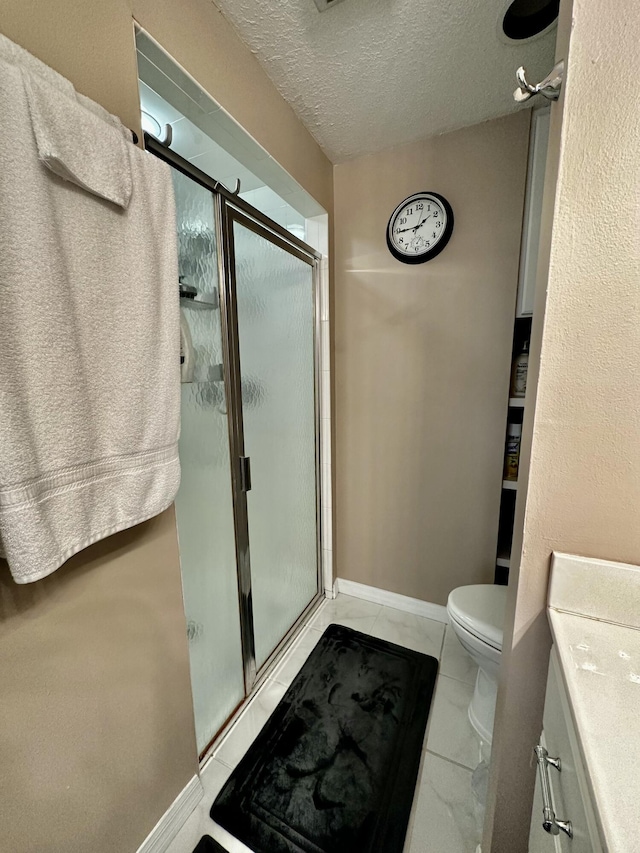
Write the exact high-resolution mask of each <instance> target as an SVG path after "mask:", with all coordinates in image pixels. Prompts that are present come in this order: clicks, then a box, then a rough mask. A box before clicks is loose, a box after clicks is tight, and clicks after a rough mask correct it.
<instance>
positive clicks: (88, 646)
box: [0, 0, 332, 853]
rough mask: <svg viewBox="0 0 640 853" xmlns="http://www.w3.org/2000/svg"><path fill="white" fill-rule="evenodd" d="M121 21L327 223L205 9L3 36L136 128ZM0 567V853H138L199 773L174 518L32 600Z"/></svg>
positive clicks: (116, 8) (114, 547)
mask: <svg viewBox="0 0 640 853" xmlns="http://www.w3.org/2000/svg"><path fill="white" fill-rule="evenodd" d="M132 15H133V16H135V18H136V19H137V20H138V21H139V23H140V24H141V25H142V26H143V27H144V28H145V29H147V30H148V31H149V32H150V34H151V35H152V36H153V37H154V38H156V39H157V40H158V41H159V42H160V43H161V44H162V45H163V46H164V47H166V48H167V49H168V50H169V52H170V53H172V54H173V55H174V56H175V57H176V58H177V59H178V61H180V62H181V63H182V65H183V66H184V67H185V68H186V69H187V71H189V72H190V73H191V74H193V76H194V77H196V79H198V80H199V81H200V82H201V83H202V84H203V85H204V86H205V88H207V89H208V90H209V92H210V93H211V94H212V95H213V97H214V98H215V99H216V100H217V101H219V102H220V103H221V104H222V105H223V106H224V107H225V108H226V109H227V110H228V111H229V112H230V113H231V114H232V115H233V116H234V117H235V118H236V119H237V120H239V121H240V123H241V124H243V125H244V126H245V127H246V128H247V130H249V132H250V133H252V134H253V135H254V136H255V138H256V139H257V140H258V142H260V143H262V144H263V145H264V146H265V148H267V150H268V151H269V153H270V154H272V155H273V156H274V157H275V158H276V159H277V160H279V161H280V163H281V164H282V165H283V166H284V167H285V168H286V169H288V170H289V171H290V172H291V174H292V175H293V176H294V177H295V178H296V179H297V180H298V181H299V182H300V183H301V184H302V185H303V186H304V188H305V189H307V190H308V191H309V192H310V193H311V194H312V195H314V196H315V197H316V199H317V200H318V201H319V202H320V203H321V204H323V205H324V206H325V207H326V208H327V209H328V210H329V211H331V202H332V167H331V165H330V163H329V162H328V160H327V159H326V158H325V157H324V155H323V154H322V152H321V151H320V149H319V148H318V146H317V144H316V143H315V142H314V140H313V139H312V138H311V137H310V136H309V134H308V133H307V132H306V131H305V130H304V128H303V126H302V125H301V124H300V122H299V121H298V119H297V118H296V117H295V115H294V114H293V112H292V111H291V109H290V108H289V107H288V105H287V104H286V103H285V102H284V101H283V100H282V98H281V97H280V95H279V94H278V93H277V91H276V90H275V88H274V87H273V86H272V84H271V83H270V82H269V81H268V79H267V78H266V76H265V75H264V73H263V72H262V70H261V69H260V66H259V65H258V63H257V61H256V59H255V58H254V57H253V55H252V54H251V53H250V52H249V51H248V50H247V49H246V48H245V47H244V46H243V45H242V44H241V43H240V42H239V41H238V39H237V37H236V36H235V34H234V32H233V31H232V30H231V28H230V27H229V25H228V24H227V23H226V21H225V20H224V18H222V16H221V15H220V14H219V12H218V11H217V10H216V9H215V7H214V6H213V4H212V3H210V2H208V0H181V2H173V0H102V2H97V0H50V2H47V3H42V2H34V1H33V0H4V2H3V4H2V14H1V15H0V30H1V31H2V33H3V34H4V35H6V36H8V37H9V38H11V39H13V40H14V41H16V42H17V43H18V44H20V45H22V46H23V47H25V48H27V50H30V51H31V52H32V53H33V54H35V55H36V56H38V57H39V58H40V59H42V60H44V61H45V62H47V63H49V64H50V65H52V66H53V67H54V68H55V69H56V70H57V71H59V72H61V73H62V74H64V75H65V76H67V77H68V78H69V79H70V80H71V81H72V82H73V83H74V85H75V86H76V88H77V89H78V90H79V91H80V92H82V93H84V94H86V95H89V96H90V97H92V98H94V99H95V100H96V101H98V102H99V103H101V104H102V105H103V106H105V107H106V108H107V109H109V110H110V111H111V112H113V113H115V114H117V115H119V116H120V117H121V119H122V120H123V121H124V122H125V123H126V124H128V125H129V126H130V127H132V128H137V127H139V108H138V93H137V77H136V65H135V47H134V37H133V18H132ZM5 118H6V117H5ZM2 565H3V564H2ZM2 565H0V595H1V598H0V648H1V649H2V654H1V655H0V684H1V685H2V700H1V703H0V756H1V764H2V774H1V779H0V804H1V809H0V810H1V812H2V818H3V820H2V840H1V841H0V848H2V849H3V850H5V849H6V850H7V851H11V853H27V851H28V853H32V851H35V850H38V851H46V853H85V851H87V850H91V851H92V853H116V851H117V853H128V851H132V853H133V851H135V850H136V849H137V848H138V846H139V845H140V843H141V842H142V841H143V840H144V838H145V837H146V835H147V834H148V832H149V831H150V830H151V828H152V827H153V825H154V824H155V823H156V821H157V820H158V819H159V818H160V817H161V815H162V814H163V812H164V811H165V810H166V808H167V807H168V806H169V805H170V804H171V802H172V800H173V799H174V798H175V796H176V795H177V794H178V793H179V792H180V790H181V789H182V788H183V787H184V785H185V784H186V783H187V781H188V780H189V779H190V778H191V776H193V774H194V773H195V772H196V770H197V756H196V746H195V738H194V731H193V711H192V704H191V694H190V686H189V670H188V654H187V642H186V626H185V619H184V613H183V608H182V595H181V588H180V572H179V563H178V551H177V542H176V532H175V518H174V514H173V510H171V511H168V512H166V513H164V514H163V515H162V516H160V517H158V518H157V519H155V520H153V521H151V522H149V523H147V524H144V525H140V526H138V527H136V528H134V529H133V530H131V531H127V532H125V533H122V534H119V535H117V536H114V537H112V538H111V539H109V540H106V541H105V542H103V543H100V544H98V545H96V546H94V547H93V548H90V549H88V550H86V551H83V552H82V553H81V554H78V555H77V556H76V557H74V558H73V559H72V560H71V561H69V564H68V565H67V566H65V567H64V568H63V569H61V570H60V571H58V572H57V573H56V574H55V575H53V576H52V577H51V578H48V579H46V580H43V581H39V582H38V583H36V584H34V585H32V586H28V587H18V586H16V585H15V584H13V582H12V581H11V580H10V579H9V577H8V572H7V570H6V566H5V567H4V569H3V568H2Z"/></svg>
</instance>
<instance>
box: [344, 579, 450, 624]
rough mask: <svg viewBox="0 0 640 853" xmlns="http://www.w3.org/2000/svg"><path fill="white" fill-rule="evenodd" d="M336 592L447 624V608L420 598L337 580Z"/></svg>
mask: <svg viewBox="0 0 640 853" xmlns="http://www.w3.org/2000/svg"><path fill="white" fill-rule="evenodd" d="M335 588H336V592H342V593H343V594H344V595H352V596H353V597H354V598H363V599H364V600H365V601H371V602H373V603H374V604H384V605H385V607H393V608H394V609H395V610H404V611H405V612H406V613H413V614H414V615H415V616H424V617H425V619H434V620H435V621H436V622H444V623H445V624H447V622H448V621H449V617H448V616H447V608H446V607H444V606H443V605H442V604H431V602H430V601H421V600H420V599H419V598H411V597H410V596H408V595H400V593H398V592H389V591H388V590H386V589H378V587H377V586H367V585H366V584H364V583H356V582H355V581H348V580H344V578H337V579H336V585H335Z"/></svg>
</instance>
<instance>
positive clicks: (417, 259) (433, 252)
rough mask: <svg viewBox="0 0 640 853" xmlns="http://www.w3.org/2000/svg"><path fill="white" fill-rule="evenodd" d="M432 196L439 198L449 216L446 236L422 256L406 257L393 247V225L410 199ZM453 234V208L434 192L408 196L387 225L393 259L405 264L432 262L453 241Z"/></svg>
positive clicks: (428, 191)
mask: <svg viewBox="0 0 640 853" xmlns="http://www.w3.org/2000/svg"><path fill="white" fill-rule="evenodd" d="M424 195H430V196H433V198H437V199H438V201H439V202H440V204H441V205H442V206H443V208H444V210H445V213H446V214H447V224H446V226H445V229H444V234H443V235H442V237H441V238H440V239H439V240H438V242H437V243H436V245H435V246H434V247H433V249H429V250H428V251H426V252H423V253H422V254H421V255H405V254H403V253H402V252H399V251H398V250H397V249H396V247H395V246H394V245H393V242H392V240H391V236H390V234H391V225H392V223H393V221H394V219H395V218H396V216H397V215H398V212H399V211H400V210H401V209H402V208H403V207H404V206H405V205H406V204H407V203H408V202H409V200H410V199H412V198H414V197H415V196H424ZM452 233H453V208H452V207H451V205H450V204H449V202H448V201H447V200H446V198H445V197H444V196H442V195H440V193H435V192H433V191H432V190H423V191H422V192H417V193H411V195H409V196H407V197H406V198H405V200H404V201H401V202H400V204H399V205H398V206H397V207H396V208H395V210H394V211H393V213H392V214H391V216H390V218H389V222H388V223H387V248H388V249H389V251H390V252H391V254H392V255H393V257H394V258H395V259H396V260H398V261H400V262H401V263H403V264H424V263H425V262H426V261H431V260H432V259H433V258H435V257H437V256H438V255H439V254H440V252H441V251H442V250H443V249H444V248H445V246H446V245H447V243H448V242H449V240H450V239H451V235H452Z"/></svg>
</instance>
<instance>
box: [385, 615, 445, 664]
mask: <svg viewBox="0 0 640 853" xmlns="http://www.w3.org/2000/svg"><path fill="white" fill-rule="evenodd" d="M444 628H445V626H444V624H443V623H442V622H436V621H435V620H434V619H425V618H424V617H423V616H415V615H414V614H413V613H405V612H404V611H402V610H394V609H393V608H392V607H382V608H381V610H380V613H379V614H378V616H377V618H376V621H375V622H374V624H373V628H372V629H371V630H370V632H369V633H370V634H372V635H373V636H374V637H380V639H382V640H388V641H389V642H390V643H397V644H398V645H399V646H405V648H407V649H413V650H414V651H416V652H423V653H424V654H426V655H433V657H435V658H438V659H439V658H440V651H441V649H442V637H443V635H444Z"/></svg>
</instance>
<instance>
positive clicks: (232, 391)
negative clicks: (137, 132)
mask: <svg viewBox="0 0 640 853" xmlns="http://www.w3.org/2000/svg"><path fill="white" fill-rule="evenodd" d="M144 142H145V149H146V150H147V151H150V152H151V153H152V154H154V155H155V156H156V157H158V158H159V159H161V160H164V162H165V163H168V164H169V165H170V166H172V167H173V168H175V169H177V170H178V171H179V172H182V173H183V174H184V175H186V176H187V177H188V178H191V180H193V181H195V182H196V183H198V184H200V185H201V186H203V187H204V188H205V189H206V190H208V191H209V192H210V193H211V194H212V199H213V203H214V210H215V225H216V243H217V245H218V253H217V254H218V282H217V284H218V292H219V297H220V298H219V303H220V323H221V331H222V352H223V372H224V386H225V396H226V400H227V422H228V429H229V456H230V467H231V492H232V499H233V512H234V529H235V541H236V575H237V579H238V602H239V607H240V630H241V640H242V660H243V667H244V685H245V699H244V701H243V703H241V704H240V706H239V707H242V705H243V704H244V702H246V700H247V698H248V697H249V696H250V695H251V693H252V692H254V691H255V690H256V689H257V687H259V686H260V684H261V683H262V681H263V680H264V679H265V678H266V677H267V675H268V673H269V672H270V671H271V670H272V669H273V667H274V666H275V664H276V663H277V661H278V659H279V657H280V655H281V654H282V652H283V651H284V650H285V648H286V647H287V646H288V644H289V641H290V640H291V638H292V637H294V636H295V634H296V633H297V632H298V630H299V629H300V627H301V625H302V624H303V623H304V621H305V620H306V618H307V617H308V615H309V613H310V612H311V611H313V610H314V609H315V608H316V607H317V606H318V603H319V602H320V600H321V598H322V596H323V584H322V579H323V553H322V495H321V484H322V476H321V472H322V458H321V453H322V449H321V441H320V427H321V423H320V419H321V412H320V393H321V381H320V379H321V370H322V368H321V364H320V358H321V327H320V260H321V258H322V255H320V253H319V252H317V251H316V250H315V249H313V248H312V247H311V246H309V245H307V244H306V243H305V242H304V241H302V240H300V239H299V238H297V237H296V236H295V235H293V234H291V232H289V231H287V230H286V229H285V228H283V227H282V226H281V225H279V224H278V223H277V222H274V221H273V220H272V219H270V218H269V217H268V216H266V215H265V214H263V213H261V211H259V210H257V209H256V208H255V207H253V206H252V205H251V204H249V203H248V202H246V201H244V199H241V198H239V197H238V196H237V195H236V194H235V193H233V192H231V191H230V190H228V189H227V188H226V187H225V186H224V185H223V184H221V183H219V182H218V181H216V180H214V179H213V178H211V177H209V175H207V174H206V173H205V172H202V171H201V170H200V169H198V168H197V167H196V166H194V165H193V164H192V163H190V162H189V161H188V160H185V159H184V158H183V157H181V156H180V155H179V154H176V153H175V152H174V151H172V150H171V149H170V148H167V147H166V146H165V145H163V144H162V143H160V142H158V140H157V139H155V138H154V137H153V136H151V135H150V134H148V133H145V134H144ZM234 222H238V223H239V224H240V225H242V226H243V227H245V228H248V229H250V230H251V231H253V232H254V233H256V234H258V235H259V236H261V237H263V238H264V239H265V240H267V241H269V242H270V243H272V244H274V245H276V246H278V247H279V248H281V249H283V250H284V251H286V252H288V253H289V254H291V255H293V256H295V257H297V258H298V259H299V260H302V261H304V262H305V263H307V264H308V265H309V266H310V267H311V269H312V288H313V336H314V341H313V352H314V379H313V381H314V422H315V423H314V426H315V474H316V494H315V500H316V563H317V578H316V581H317V584H316V593H315V595H314V597H313V598H312V599H311V601H310V602H309V604H308V605H307V606H306V608H305V609H304V610H303V611H302V613H301V614H300V615H299V617H298V618H297V619H296V620H295V622H294V623H293V625H292V626H291V628H290V629H289V630H288V631H287V633H286V634H285V635H284V637H282V639H281V640H280V642H279V643H278V644H277V645H276V647H275V648H274V649H273V651H272V652H271V654H270V655H269V657H268V658H267V660H266V661H265V662H264V663H263V665H262V666H261V667H260V668H259V669H258V668H257V666H256V653H255V637H254V631H253V627H254V623H253V599H252V589H251V555H250V545H249V515H248V506H247V491H248V490H247V489H245V486H246V483H245V482H244V475H243V459H244V458H245V456H244V449H245V448H244V429H243V415H242V383H241V374H240V341H239V330H238V313H237V303H236V272H235V241H234V234H233V223H234ZM234 716H235V713H234V714H233V715H232V717H231V718H230V719H232V718H233V717H234ZM224 728H225V726H223V728H222V729H221V730H220V731H222V730H223V729H224ZM220 731H219V732H218V733H217V734H216V735H215V737H214V738H213V740H212V741H211V743H209V744H208V745H207V747H206V748H205V749H204V750H203V752H202V756H205V755H206V754H207V753H208V751H209V749H210V748H211V744H212V743H213V742H214V741H215V740H216V739H217V738H218V736H219V734H220ZM202 756H201V757H202Z"/></svg>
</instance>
